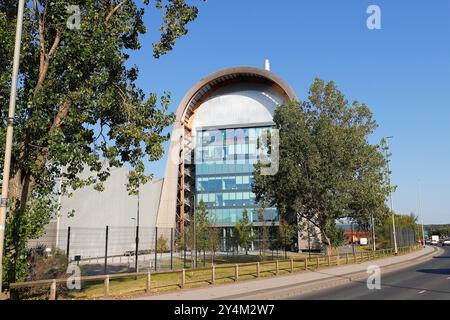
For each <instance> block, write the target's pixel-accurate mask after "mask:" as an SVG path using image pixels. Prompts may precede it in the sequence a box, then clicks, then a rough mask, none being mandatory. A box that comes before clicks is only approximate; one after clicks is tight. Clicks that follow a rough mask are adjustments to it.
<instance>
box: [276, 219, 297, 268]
mask: <svg viewBox="0 0 450 320" xmlns="http://www.w3.org/2000/svg"><path fill="white" fill-rule="evenodd" d="M296 233H297V228H296V226H295V225H291V224H289V223H288V222H287V221H286V220H281V221H280V225H279V227H278V229H277V239H278V243H279V246H280V247H281V248H283V250H284V257H285V259H287V251H286V250H287V248H288V247H289V246H290V245H291V244H292V238H293V237H294V235H295V234H296Z"/></svg>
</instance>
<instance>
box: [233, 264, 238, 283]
mask: <svg viewBox="0 0 450 320" xmlns="http://www.w3.org/2000/svg"><path fill="white" fill-rule="evenodd" d="M234 281H235V282H238V281H239V265H238V264H236V265H235V266H234Z"/></svg>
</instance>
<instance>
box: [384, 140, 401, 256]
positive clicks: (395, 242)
mask: <svg viewBox="0 0 450 320" xmlns="http://www.w3.org/2000/svg"><path fill="white" fill-rule="evenodd" d="M392 138H393V137H392V136H390V137H386V138H385V141H386V146H387V149H389V139H392ZM386 159H387V150H386ZM387 170H388V175H389V187H391V169H390V166H389V161H387ZM389 202H390V204H391V212H392V236H393V238H394V253H395V254H398V247H397V232H396V230H395V212H394V202H393V200H392V191H391V190H389Z"/></svg>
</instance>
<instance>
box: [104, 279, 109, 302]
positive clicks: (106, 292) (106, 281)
mask: <svg viewBox="0 0 450 320" xmlns="http://www.w3.org/2000/svg"><path fill="white" fill-rule="evenodd" d="M104 290H105V297H109V275H107V276H106V278H105V281H104Z"/></svg>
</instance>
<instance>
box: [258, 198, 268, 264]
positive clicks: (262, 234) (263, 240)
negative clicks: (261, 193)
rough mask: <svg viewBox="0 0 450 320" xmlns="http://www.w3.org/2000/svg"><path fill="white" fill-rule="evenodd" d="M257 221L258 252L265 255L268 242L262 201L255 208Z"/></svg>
mask: <svg viewBox="0 0 450 320" xmlns="http://www.w3.org/2000/svg"><path fill="white" fill-rule="evenodd" d="M256 210H257V214H258V221H259V223H260V227H259V243H260V244H259V254H260V255H265V252H266V250H267V248H268V244H269V234H270V232H269V226H268V224H267V221H266V217H265V213H266V205H265V204H264V203H263V204H261V205H260V206H259V207H258V208H257V209H256Z"/></svg>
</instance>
